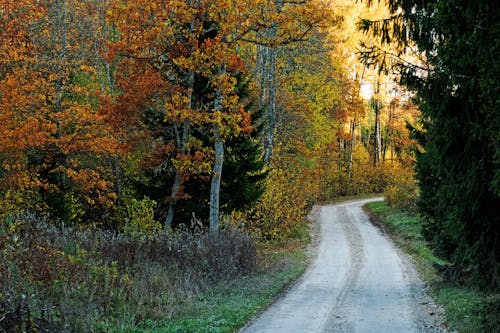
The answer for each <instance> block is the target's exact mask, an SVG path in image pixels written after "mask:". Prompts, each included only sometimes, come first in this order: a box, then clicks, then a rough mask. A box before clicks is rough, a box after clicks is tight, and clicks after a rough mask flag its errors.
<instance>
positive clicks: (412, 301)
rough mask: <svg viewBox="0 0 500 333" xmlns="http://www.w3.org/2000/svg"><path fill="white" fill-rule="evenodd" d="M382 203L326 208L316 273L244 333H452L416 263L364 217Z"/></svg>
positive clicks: (321, 220) (313, 266)
mask: <svg viewBox="0 0 500 333" xmlns="http://www.w3.org/2000/svg"><path fill="white" fill-rule="evenodd" d="M375 200H381V198H376V199H365V200H356V201H350V202H346V203H341V204H336V205H330V206H323V207H321V208H320V210H319V211H318V214H317V215H318V216H317V219H318V221H317V222H318V224H319V235H318V237H319V239H318V241H319V244H318V245H317V247H316V249H315V251H316V256H315V258H314V259H313V260H312V261H311V264H310V266H309V269H308V270H307V272H306V273H305V274H304V276H303V277H302V279H301V280H300V281H299V282H298V283H297V284H296V285H295V286H294V287H292V288H291V289H290V290H289V292H287V293H286V295H284V296H283V297H282V298H280V299H279V300H278V301H277V302H276V303H275V304H274V305H272V306H271V307H270V308H269V309H268V310H267V311H265V312H264V313H262V314H261V315H260V316H259V317H258V318H256V319H255V320H254V321H253V322H252V323H251V324H249V325H248V326H247V327H245V328H243V329H242V330H241V331H240V332H241V333H254V332H255V333H281V332H282V333H320V332H321V333H323V332H325V333H326V332H336V333H347V332H349V333H350V332H353V333H354V332H358V333H413V332H425V333H429V332H433V333H434V332H446V331H445V330H443V329H441V328H440V327H439V322H440V318H438V314H437V310H436V307H435V306H434V305H433V303H432V300H431V299H429V297H428V296H426V295H425V293H424V290H423V285H422V282H421V281H420V279H419V278H418V275H417V273H416V271H415V268H414V267H413V265H412V264H411V262H410V260H409V259H408V258H407V256H406V255H404V254H402V253H401V252H400V251H399V250H398V249H396V248H395V247H394V245H393V244H392V242H391V241H390V240H388V239H387V237H386V236H385V235H384V234H383V233H382V232H381V231H380V230H379V229H378V228H377V227H375V226H373V225H372V224H371V223H370V221H369V219H368V216H367V215H366V214H365V213H364V211H363V209H362V206H363V205H364V204H365V203H366V202H368V201H375Z"/></svg>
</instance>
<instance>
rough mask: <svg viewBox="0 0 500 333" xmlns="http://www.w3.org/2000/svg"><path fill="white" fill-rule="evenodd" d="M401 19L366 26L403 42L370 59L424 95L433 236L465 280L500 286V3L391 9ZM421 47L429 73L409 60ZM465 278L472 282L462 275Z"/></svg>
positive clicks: (426, 189)
mask: <svg viewBox="0 0 500 333" xmlns="http://www.w3.org/2000/svg"><path fill="white" fill-rule="evenodd" d="M387 2H388V4H389V7H390V9H391V11H392V13H393V16H392V17H391V18H389V19H387V20H382V21H376V22H373V21H368V20H362V21H361V22H360V27H361V28H362V29H363V30H365V31H370V32H372V33H373V34H374V35H376V36H379V37H381V38H382V42H384V43H385V44H388V43H394V42H396V43H397V46H398V48H397V49H398V51H401V52H400V53H399V52H392V53H389V52H386V51H384V50H383V49H382V48H378V47H371V48H365V51H364V52H363V54H362V57H363V58H364V59H365V60H366V61H367V62H369V63H372V64H377V65H378V66H379V68H381V69H389V68H391V69H393V70H397V71H399V73H400V74H401V78H402V82H403V83H404V84H406V85H407V86H408V87H410V88H411V89H412V90H413V91H415V92H416V98H417V101H418V103H419V105H420V107H421V109H422V111H423V115H422V123H423V125H424V131H423V132H421V133H417V136H418V138H419V139H420V142H421V144H422V145H423V147H424V151H423V152H420V153H419V154H418V160H417V175H418V180H419V183H420V189H421V197H420V208H421V212H422V213H423V215H424V216H425V218H426V221H427V222H426V225H425V235H426V236H427V238H428V239H429V240H431V241H432V242H433V244H434V245H435V246H436V248H437V249H439V251H440V252H441V254H442V255H443V256H444V257H445V258H447V259H448V260H450V261H451V262H452V263H454V264H455V268H456V269H455V271H458V272H461V273H467V275H469V276H472V277H476V278H477V281H479V282H481V284H482V285H483V286H487V287H494V288H498V287H499V286H500V279H499V274H498V273H499V268H500V239H499V233H500V214H499V209H500V144H499V140H500V105H499V104H500V98H499V96H500V92H499V89H500V88H499V87H500V84H499V78H500V64H499V61H498V55H499V54H500V40H499V32H500V14H499V12H498V10H497V9H496V8H497V7H496V5H497V1H495V0H475V1H470V0H453V1H443V0H427V1H417V0H402V1H396V0H389V1H387ZM412 43H414V44H415V45H416V46H417V47H418V50H419V51H420V52H421V53H423V54H425V56H426V57H427V61H428V64H427V66H421V65H417V64H411V63H409V62H407V61H404V60H402V59H401V58H399V56H398V54H399V55H401V54H402V53H403V51H404V50H405V49H406V48H408V47H409V46H411V45H412ZM462 276H464V275H462Z"/></svg>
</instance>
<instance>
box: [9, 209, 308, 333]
mask: <svg viewBox="0 0 500 333" xmlns="http://www.w3.org/2000/svg"><path fill="white" fill-rule="evenodd" d="M302 227H303V228H307V227H306V225H305V224H304V225H303V226H302ZM296 234H297V235H300V234H301V235H304V234H306V233H305V232H304V231H301V232H298V233H296ZM306 241H307V238H302V239H298V238H297V239H296V240H295V241H291V242H288V243H287V245H285V244H284V243H279V244H278V243H274V244H266V245H263V244H257V243H256V242H255V241H254V240H253V239H252V238H251V237H249V236H248V235H247V234H246V233H244V232H243V231H241V230H236V229H227V230H221V232H220V233H219V235H218V236H213V235H209V234H207V233H204V232H201V231H196V230H195V231H193V230H190V231H187V230H178V231H176V232H163V231H161V232H160V231H158V232H155V233H149V234H146V233H133V234H127V233H113V232H108V231H103V230H99V229H95V230H85V231H82V230H77V229H75V228H73V227H63V226H54V225H51V224H49V223H48V222H47V221H46V220H44V219H43V218H40V217H37V216H36V215H30V214H24V215H19V216H15V217H13V218H12V219H11V221H10V225H9V226H8V227H6V226H5V225H2V227H1V228H0V254H1V256H2V258H3V260H2V261H1V262H0V295H2V297H1V298H0V309H1V312H0V331H2V332H221V333H222V332H233V331H234V330H235V329H237V328H239V327H240V326H242V325H243V324H244V323H245V322H246V321H248V320H249V319H250V318H251V317H252V316H253V315H255V313H256V312H258V311H259V310H260V309H262V308H263V307H265V306H266V305H268V303H269V302H270V301H271V300H272V298H273V297H274V296H275V295H276V294H277V293H279V291H281V290H282V289H283V288H284V287H285V286H286V285H288V284H289V283H290V282H291V281H293V280H294V279H296V278H297V277H298V276H299V274H300V273H301V272H302V271H303V270H304V268H305V264H306V255H305V251H304V246H303V244H305V242H306Z"/></svg>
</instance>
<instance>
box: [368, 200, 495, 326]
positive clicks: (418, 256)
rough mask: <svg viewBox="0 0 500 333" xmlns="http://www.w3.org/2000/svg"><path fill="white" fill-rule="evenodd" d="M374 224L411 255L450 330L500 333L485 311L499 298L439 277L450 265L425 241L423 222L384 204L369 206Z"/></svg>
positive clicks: (490, 315) (493, 317)
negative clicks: (443, 268) (439, 270)
mask: <svg viewBox="0 0 500 333" xmlns="http://www.w3.org/2000/svg"><path fill="white" fill-rule="evenodd" d="M366 208H367V211H368V213H369V214H370V215H371V217H372V221H374V222H375V223H376V224H379V225H380V226H381V227H382V228H383V229H384V230H386V231H387V232H388V234H389V235H390V236H391V238H392V239H393V240H394V242H395V243H396V245H398V246H399V247H401V248H402V249H403V250H404V251H405V252H407V253H408V254H410V255H411V256H412V257H413V259H414V261H415V263H416V265H417V267H418V269H419V271H420V273H421V276H422V278H423V279H424V281H425V282H426V283H427V284H428V285H429V286H430V287H431V294H432V296H433V298H434V300H435V301H436V303H438V304H440V305H441V306H443V308H444V309H445V315H446V320H447V323H448V326H449V327H450V328H452V329H453V330H456V331H458V332H459V333H489V332H491V333H493V332H496V333H498V332H500V327H497V325H496V322H498V318H495V317H497V316H498V314H497V313H495V310H493V311H492V310H491V308H490V310H485V307H486V305H487V304H489V302H490V300H494V299H496V300H497V301H498V294H494V295H492V294H486V293H484V292H482V291H480V290H478V289H477V288H476V287H474V286H467V285H457V284H452V283H449V282H446V281H444V280H443V279H442V277H441V276H440V275H439V274H438V273H437V267H444V266H447V265H450V263H448V262H447V261H445V260H442V259H440V258H438V257H437V256H436V255H435V254H434V253H433V252H432V249H431V248H430V247H429V246H428V244H427V242H426V241H425V240H424V238H423V236H422V233H421V228H422V222H421V219H420V218H419V217H418V216H416V215H414V214H410V213H406V212H402V211H399V210H396V209H394V208H392V207H390V206H388V205H387V203H385V202H372V203H368V204H367V205H366Z"/></svg>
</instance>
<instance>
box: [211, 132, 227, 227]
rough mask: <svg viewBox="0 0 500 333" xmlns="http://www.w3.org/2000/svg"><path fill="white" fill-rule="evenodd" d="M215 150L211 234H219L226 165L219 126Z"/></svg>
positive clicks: (215, 136) (215, 137)
mask: <svg viewBox="0 0 500 333" xmlns="http://www.w3.org/2000/svg"><path fill="white" fill-rule="evenodd" d="M214 148H215V163H214V167H213V170H212V171H213V174H212V181H211V184H210V227H209V228H210V229H209V231H210V234H212V235H216V234H217V233H218V232H219V197H220V182H221V177H222V165H223V163H224V143H223V141H222V137H221V135H220V133H219V126H218V125H215V126H214Z"/></svg>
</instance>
